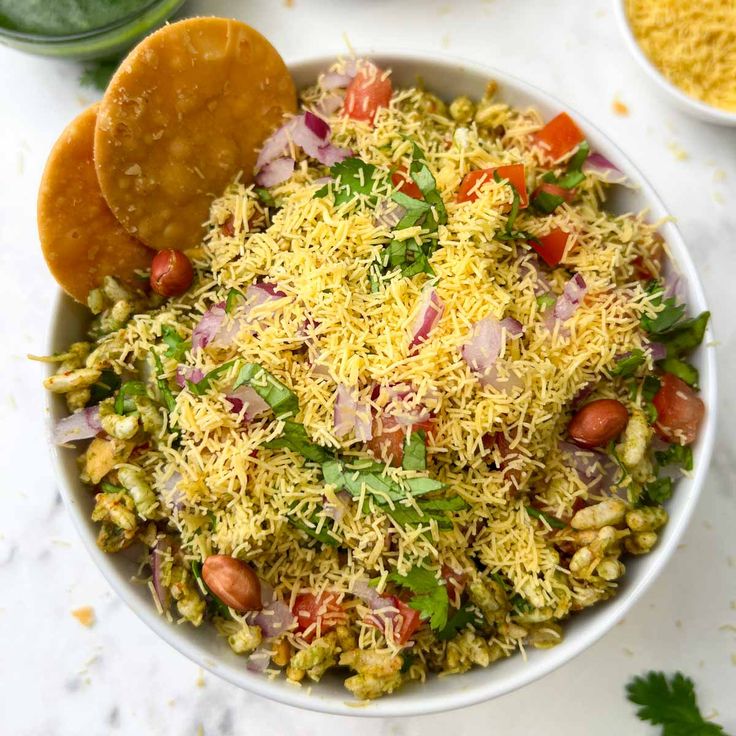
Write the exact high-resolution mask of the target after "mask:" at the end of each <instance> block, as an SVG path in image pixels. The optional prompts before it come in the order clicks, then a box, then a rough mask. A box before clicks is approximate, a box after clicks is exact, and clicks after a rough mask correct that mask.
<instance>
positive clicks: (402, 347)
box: [45, 59, 709, 700]
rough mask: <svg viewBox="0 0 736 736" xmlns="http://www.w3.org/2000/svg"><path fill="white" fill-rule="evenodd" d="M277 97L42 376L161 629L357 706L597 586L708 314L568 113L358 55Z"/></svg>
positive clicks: (644, 528) (612, 565)
mask: <svg viewBox="0 0 736 736" xmlns="http://www.w3.org/2000/svg"><path fill="white" fill-rule="evenodd" d="M300 102H301V105H300V109H299V111H298V112H297V113H295V114H292V115H288V116H287V117H286V118H285V120H284V122H283V124H282V125H281V127H279V128H277V129H276V130H275V131H273V132H272V133H271V135H270V136H269V137H268V138H267V139H266V140H265V141H264V142H263V145H262V146H261V148H260V153H259V156H258V159H257V161H256V168H255V181H252V183H248V182H250V181H251V179H250V177H251V172H250V171H244V172H243V178H240V179H237V180H236V181H235V182H234V183H233V184H231V185H230V186H229V187H228V188H227V190H226V191H225V192H224V194H222V196H220V197H218V198H217V199H215V200H214V201H213V202H212V205H211V209H210V216H209V221H208V223H207V226H206V228H205V230H206V234H205V236H204V238H203V240H202V242H201V245H199V246H198V247H195V248H192V249H189V250H187V251H186V252H183V251H180V250H171V249H162V250H159V251H158V252H157V253H155V255H154V257H153V258H152V264H151V270H150V273H145V274H142V276H144V277H145V280H143V278H142V279H141V280H140V281H139V282H138V284H137V286H136V285H135V282H130V281H129V282H128V283H124V282H123V281H122V280H120V279H119V278H115V277H114V275H108V276H106V277H105V278H104V279H103V280H102V281H101V283H100V285H99V286H98V287H96V288H94V289H92V290H91V291H90V292H89V295H88V300H87V301H88V305H89V307H90V309H91V311H92V313H93V315H94V318H93V320H92V323H91V327H90V333H89V339H88V340H87V341H84V342H77V343H74V344H72V345H70V346H69V348H68V350H67V351H66V352H65V353H63V354H60V355H55V356H51V357H50V358H47V359H46V360H49V361H53V362H56V363H57V364H58V370H57V372H56V373H55V374H54V375H51V376H50V377H48V378H47V379H46V382H45V385H46V388H48V389H49V390H50V391H53V392H56V393H59V394H63V395H64V396H65V398H66V401H67V405H68V408H69V411H70V415H69V416H68V417H67V418H65V419H63V420H61V421H60V422H59V423H58V425H57V426H56V428H55V433H54V434H55V441H56V442H57V443H58V444H63V445H69V444H74V446H75V447H76V448H78V451H80V455H79V466H80V477H81V479H82V481H83V482H84V483H85V484H87V485H88V486H89V489H90V494H91V495H93V496H94V507H93V510H92V519H93V520H94V521H95V522H98V524H99V536H98V540H97V543H98V545H99V546H100V548H101V549H103V550H105V551H106V552H110V553H113V554H114V553H119V552H121V551H123V550H126V549H127V550H129V551H128V554H139V553H140V559H141V575H142V577H143V578H144V579H145V580H146V581H147V583H148V585H149V587H150V589H151V593H152V596H153V599H154V601H155V604H156V606H157V607H158V608H159V610H160V612H161V613H162V615H165V616H167V617H169V618H170V619H171V621H172V622H176V623H183V624H191V625H194V626H214V627H215V629H216V630H217V632H218V634H220V635H221V636H222V637H223V638H224V639H226V640H227V643H228V644H229V646H230V648H231V649H232V650H233V651H234V652H235V653H236V654H238V655H242V657H243V661H244V666H245V667H248V668H249V669H251V670H255V671H259V672H264V673H266V674H268V675H269V676H274V677H275V676H284V677H285V678H287V679H288V680H290V681H292V682H295V683H299V682H302V683H309V682H316V681H319V680H320V679H321V678H322V677H323V676H324V675H325V674H326V673H328V672H333V671H334V672H335V673H337V674H339V676H340V677H342V678H343V679H344V684H345V687H346V688H347V689H348V690H349V691H351V692H352V693H353V694H354V696H355V697H356V698H358V699H361V700H364V699H372V698H376V697H379V696H382V695H385V694H388V693H391V692H393V691H395V690H396V689H397V688H399V687H401V686H402V685H403V684H406V683H408V682H410V681H412V680H417V681H424V680H425V678H426V677H427V676H428V675H429V674H430V673H441V674H452V673H460V672H464V671H467V670H468V669H470V668H471V667H474V666H480V667H486V666H488V665H490V664H492V663H493V662H495V661H497V660H499V659H502V658H505V657H508V656H511V655H512V654H514V653H515V652H517V650H520V651H521V652H522V653H523V652H524V651H525V649H527V648H529V647H535V648H548V647H553V646H555V645H556V644H558V643H559V642H560V641H561V640H562V637H563V635H564V631H563V622H564V621H565V620H566V619H567V618H568V617H570V616H571V615H573V614H575V613H576V612H579V611H582V610H584V609H586V608H588V607H590V606H593V605H596V604H598V603H600V602H602V601H605V600H606V599H608V598H610V597H611V596H613V595H615V594H616V591H617V588H618V585H619V581H620V580H621V579H622V577H623V576H624V575H625V571H626V564H627V562H628V560H630V559H631V558H632V557H633V556H636V555H642V554H645V553H647V552H649V551H650V550H652V549H653V548H654V547H655V545H656V544H657V539H658V535H659V533H660V530H661V529H662V527H663V526H664V525H665V524H666V523H667V511H666V502H667V500H668V498H669V497H670V496H671V494H672V493H673V492H676V488H675V481H676V478H677V476H678V474H679V473H682V472H685V473H686V472H688V471H690V470H692V467H693V457H692V450H691V446H692V444H693V442H695V440H696V439H697V435H698V429H699V426H700V424H701V421H702V419H703V416H704V412H705V407H704V405H703V402H702V401H701V399H700V398H699V397H698V373H697V370H696V369H695V367H694V366H693V365H692V364H691V363H690V362H688V356H689V354H690V353H691V352H692V351H693V350H694V349H695V348H697V346H698V345H699V344H700V343H701V342H702V340H703V335H704V331H705V328H706V325H707V321H708V316H709V315H708V313H703V314H700V315H697V316H691V317H688V316H687V315H686V306H685V305H684V304H682V303H681V298H680V297H679V295H678V294H679V292H678V288H677V283H676V282H675V281H674V280H666V279H665V278H664V276H663V268H664V259H665V257H666V244H665V243H664V242H663V240H662V238H661V237H660V235H659V234H658V232H657V229H656V226H655V225H652V224H648V223H647V222H646V221H645V219H644V218H643V216H638V215H637V216H634V215H616V214H612V213H610V212H607V211H606V210H605V208H604V202H605V197H606V191H607V189H608V188H609V187H611V186H617V185H620V184H621V183H622V175H621V172H619V171H618V170H617V169H616V167H615V166H614V165H613V164H612V163H611V162H610V161H608V160H607V159H605V157H603V156H602V155H600V154H599V153H597V152H595V151H591V149H590V146H589V145H588V143H587V142H586V140H585V138H584V135H583V133H582V132H581V130H580V129H579V127H578V126H577V125H576V123H575V122H574V121H573V120H572V119H571V118H570V117H569V116H568V115H567V114H566V113H561V114H560V115H558V116H556V117H554V118H553V119H551V120H549V121H547V122H546V123H545V121H543V120H542V118H541V117H540V115H539V113H537V112H536V111H535V110H519V109H515V108H513V107H510V106H509V105H507V104H505V103H504V102H503V101H502V99H499V98H498V96H497V91H496V89H495V85H494V84H492V83H490V84H489V86H488V89H487V92H486V95H485V96H484V97H483V98H482V99H480V100H472V99H470V98H468V97H458V98H456V99H454V100H452V101H442V100H440V99H438V98H437V97H436V96H434V95H433V94H431V93H430V92H428V91H426V90H425V89H423V88H422V87H421V86H417V87H413V88H398V87H395V86H394V85H393V83H392V80H391V76H390V71H389V70H387V69H379V68H378V67H377V66H376V65H375V64H373V63H372V62H370V61H368V60H362V59H358V60H355V59H351V60H348V61H340V62H338V63H336V64H335V66H334V67H333V68H331V69H330V70H328V71H326V72H325V73H324V74H322V75H320V76H319V78H318V80H317V81H316V83H315V84H314V85H313V86H312V87H309V88H307V89H304V90H302V91H301V95H300Z"/></svg>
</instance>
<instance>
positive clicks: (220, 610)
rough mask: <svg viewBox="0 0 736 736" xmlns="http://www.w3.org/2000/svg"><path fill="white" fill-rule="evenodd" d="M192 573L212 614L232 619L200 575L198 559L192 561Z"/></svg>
mask: <svg viewBox="0 0 736 736" xmlns="http://www.w3.org/2000/svg"><path fill="white" fill-rule="evenodd" d="M192 575H194V579H195V580H196V581H197V586H198V587H199V589H200V591H202V593H203V594H204V596H205V598H206V600H207V604H208V608H209V609H210V612H211V613H212V614H213V615H216V616H220V617H222V618H226V619H229V620H232V615H231V614H230V609H229V608H228V607H227V606H226V605H225V604H224V603H223V602H222V601H221V600H220V599H219V598H218V597H217V596H216V595H215V594H214V593H213V592H212V591H211V590H210V589H209V588H208V587H207V583H205V581H204V578H203V577H202V563H201V562H199V560H195V561H194V562H192Z"/></svg>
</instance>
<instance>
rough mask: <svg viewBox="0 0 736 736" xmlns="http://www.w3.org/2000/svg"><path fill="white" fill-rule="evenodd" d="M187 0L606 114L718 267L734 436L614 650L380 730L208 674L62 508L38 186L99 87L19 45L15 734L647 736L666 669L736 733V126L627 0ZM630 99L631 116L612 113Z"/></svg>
mask: <svg viewBox="0 0 736 736" xmlns="http://www.w3.org/2000/svg"><path fill="white" fill-rule="evenodd" d="M187 10H188V11H190V12H198V13H210V14H222V15H234V16H236V17H239V18H242V19H243V20H246V21H248V22H250V23H251V24H253V25H254V26H256V27H257V28H259V29H260V30H261V31H263V32H264V33H265V34H266V35H267V36H268V37H269V38H270V39H271V40H272V41H273V42H274V44H275V45H276V46H277V47H278V48H279V49H280V51H281V52H282V53H283V55H284V56H285V57H286V59H287V60H289V59H297V58H299V56H300V55H302V54H304V53H310V54H314V53H317V52H326V51H335V52H338V51H343V50H344V48H345V39H346V38H347V39H348V40H349V42H350V43H352V44H354V45H355V46H356V47H366V46H372V45H373V46H383V47H413V48H422V49H425V50H426V49H435V50H436V51H437V52H438V53H450V54H456V55H460V56H466V57H469V58H474V59H477V60H479V61H483V62H487V63H488V64H492V65H496V66H498V67H499V68H502V69H504V70H506V71H508V72H511V73H513V74H516V75H518V76H521V77H524V78H526V79H529V80H530V81H534V82H536V83H537V84H538V85H540V86H542V87H544V88H547V89H549V90H550V91H551V92H553V93H554V94H555V95H557V96H559V97H561V98H562V99H563V100H565V101H566V102H568V103H569V104H571V105H572V106H573V107H576V108H578V109H579V110H581V111H582V112H583V113H585V114H586V115H587V116H588V117H589V118H590V119H591V120H593V121H594V122H595V123H596V124H598V125H599V126H600V127H601V128H602V129H603V130H605V131H606V132H607V133H609V134H610V135H611V136H612V137H613V138H614V139H615V140H616V141H618V142H619V144H620V145H621V146H622V147H623V148H624V149H625V150H626V151H627V152H628V153H629V154H630V155H631V156H632V158H633V159H634V160H635V161H636V162H638V164H639V166H640V167H641V169H642V170H643V171H644V173H645V174H646V176H647V177H648V178H650V180H651V181H652V183H653V184H654V186H655V188H656V189H657V190H658V191H659V193H660V194H661V196H662V197H663V199H664V200H665V202H666V204H667V205H668V207H669V208H670V210H671V211H672V212H673V213H674V214H675V215H676V216H677V218H678V219H679V222H680V227H681V228H682V232H683V234H684V236H685V239H686V241H687V242H688V243H689V244H690V247H691V248H692V251H693V254H694V256H695V260H696V262H697V263H698V264H699V267H700V273H701V276H702V278H703V281H704V283H705V288H706V293H707V294H708V296H709V299H710V303H711V306H712V309H713V312H714V321H715V329H716V334H717V335H718V338H719V341H720V343H721V348H720V376H721V399H720V412H719V413H720V417H721V439H720V440H719V442H718V445H717V448H716V452H715V456H714V460H713V467H712V469H711V474H710V477H709V480H708V482H707V484H706V487H705V491H704V494H703V497H702V500H701V502H700V504H699V506H698V509H697V512H696V514H695V517H694V519H693V521H692V524H691V526H690V528H689V530H688V532H687V533H686V535H685V538H684V539H683V544H682V546H681V548H680V549H679V550H678V552H677V554H676V555H675V557H674V559H673V560H672V562H671V563H670V565H669V566H668V568H667V570H666V572H665V573H664V574H663V575H662V577H661V578H660V579H659V580H658V582H657V583H656V584H655V585H654V586H653V588H652V589H651V590H650V591H649V593H648V594H647V595H646V596H645V597H644V599H643V600H642V601H641V603H640V604H639V605H638V606H637V607H636V608H635V610H634V611H633V612H632V613H631V615H630V616H629V617H628V618H627V619H626V620H625V621H624V622H623V623H622V624H621V625H619V626H618V627H617V628H616V629H615V630H614V631H612V632H611V633H610V634H609V635H608V636H606V637H605V638H604V639H603V640H602V641H601V642H599V643H598V644H597V645H595V646H594V647H593V648H592V649H591V650H589V651H588V652H586V653H585V654H583V655H582V656H580V657H579V658H578V659H577V660H575V661H573V662H572V663H570V664H568V665H567V666H566V667H563V668H562V669H561V670H558V671H557V672H555V673H554V674H552V675H550V676H548V677H547V678H545V679H544V680H543V681H541V682H538V683H536V684H533V685H531V686H529V687H527V688H525V689H524V690H522V691H519V692H516V693H514V694H511V695H508V696H506V697H504V698H501V699H499V700H497V701H494V702H490V703H486V704H484V705H479V706H475V707H473V708H468V709H466V710H463V711H460V712H456V713H449V714H444V715H435V716H431V717H425V718H413V719H410V720H382V721H363V720H359V719H357V718H342V717H340V718H337V717H330V716H322V715H318V714H314V713H303V712H299V711H296V710H293V709H290V708H287V707H284V706H279V705H276V704H274V703H271V702H268V701H266V700H262V699H260V698H258V697H256V696H252V695H249V694H248V693H245V692H241V691H239V690H237V689H236V688H234V687H232V686H231V685H228V684H226V683H224V682H220V681H218V680H217V679H215V678H214V677H213V676H209V675H208V676H206V677H204V676H203V675H202V674H201V672H200V671H199V670H198V668H197V667H196V665H194V664H192V663H190V662H189V661H188V660H186V659H184V658H183V657H182V656H181V655H179V654H177V653H176V652H175V651H173V650H171V649H170V648H169V647H168V646H167V645H165V644H163V643H162V642H160V641H158V640H157V639H156V638H155V637H154V635H153V634H152V633H151V632H150V631H148V630H147V629H146V628H145V627H144V626H143V625H142V624H141V623H140V622H139V621H138V620H137V619H136V618H135V616H134V615H133V614H132V613H131V612H130V611H129V610H127V608H126V607H125V606H124V605H123V604H122V603H121V602H119V601H118V600H117V599H116V598H115V596H114V595H113V594H112V592H111V591H110V589H109V588H108V586H107V584H106V583H105V581H104V580H103V579H102V577H101V575H100V574H99V573H98V572H97V570H96V569H95V568H94V567H93V565H92V563H91V562H90V560H89V559H88V558H87V555H86V553H85V552H84V549H83V547H82V544H81V542H80V540H79V539H77V537H76V534H75V531H74V529H73V528H72V524H71V522H70V520H69V518H68V517H67V514H66V512H65V510H64V508H63V507H62V505H61V500H60V497H59V493H58V491H57V489H56V485H55V481H54V477H53V474H52V471H51V467H50V462H49V460H48V457H47V451H46V448H45V445H44V431H43V409H42V401H43V397H42V394H41V390H40V387H39V381H40V377H41V370H40V368H39V367H38V366H37V365H35V364H32V363H28V362H27V361H26V360H25V357H24V356H25V354H26V353H27V352H41V351H42V350H43V346H44V341H45V331H46V325H47V321H48V315H49V309H50V304H51V299H52V296H53V294H54V289H55V287H54V283H53V281H52V280H51V278H50V276H49V275H48V274H47V272H46V269H45V267H44V263H43V260H42V258H41V253H40V250H39V247H38V241H37V235H36V228H35V196H36V188H37V185H38V179H39V176H40V172H41V169H42V166H43V163H44V160H45V157H46V154H47V152H48V150H49V147H50V146H51V144H52V142H53V141H54V139H55V138H56V136H57V134H58V133H59V131H60V130H61V128H62V126H63V125H64V124H65V123H66V122H67V121H68V120H69V119H71V118H72V117H73V116H74V115H75V114H76V113H77V112H78V111H79V110H81V109H82V107H83V106H85V105H86V104H88V102H89V101H90V100H91V99H92V98H93V95H92V93H90V91H88V90H82V89H80V88H79V86H78V84H77V77H78V74H79V70H78V67H77V66H76V65H74V64H71V63H63V62H54V61H47V60H43V59H36V58H33V57H30V56H23V55H21V54H18V53H15V52H13V51H10V50H8V49H5V48H0V90H2V102H0V141H2V144H1V145H0V195H1V196H0V273H2V276H3V277H4V278H3V283H2V289H0V335H2V338H3V344H4V346H5V347H4V349H3V350H2V351H0V375H1V376H2V377H3V380H2V382H0V447H1V448H3V449H2V451H1V452H0V520H1V521H0V734H3V736H4V735H5V734H7V735H8V736H10V735H11V734H12V735H13V736H57V735H58V736H62V735H70V736H77V735H78V734H85V736H95V735H97V734H126V735H127V734H130V735H133V734H136V735H138V734H181V735H182V736H195V735H196V734H200V733H204V734H207V736H213V735H217V736H229V734H261V733H275V734H296V735H298V736H311V735H312V734H314V735H317V734H319V736H327V735H329V734H338V733H340V734H342V733H345V732H346V731H348V732H350V733H352V734H368V733H371V734H374V733H384V734H406V735H407V736H415V735H416V736H418V735H419V734H423V736H434V735H438V734H444V733H446V732H448V731H452V732H454V733H457V734H465V733H475V732H481V733H483V732H485V733H489V732H490V733H510V732H511V731H512V729H513V732H514V733H517V734H533V733H544V734H549V736H557V735H562V734H564V736H582V735H583V734H593V733H594V734H597V735H599V736H606V735H607V734H611V735H613V734H620V733H627V734H632V735H633V734H647V733H653V731H651V730H650V729H648V728H647V727H646V726H645V725H643V724H641V723H640V722H638V721H637V720H636V719H635V718H634V716H633V711H632V708H631V707H630V706H629V705H628V704H627V702H626V701H625V699H624V697H623V686H624V683H625V682H626V681H627V680H628V679H629V677H630V676H631V675H633V674H635V673H637V672H640V671H642V670H644V669H649V668H657V669H663V670H666V671H674V670H676V669H682V670H683V671H685V672H687V673H689V674H691V675H692V676H693V677H694V678H695V679H696V680H697V683H698V688H699V693H700V696H701V701H702V703H703V706H704V709H705V711H707V712H715V711H718V718H719V719H720V720H721V721H722V722H723V723H724V725H725V726H726V727H727V730H728V731H729V732H732V733H736V700H735V699H734V693H735V692H736V533H734V529H735V528H736V492H735V491H734V480H735V479H736V453H735V452H734V448H733V437H734V433H736V419H734V415H733V414H731V412H734V411H736V391H735V390H734V383H733V379H732V375H733V373H732V372H733V371H734V369H736V360H734V359H735V358H736V344H735V343H734V337H735V335H736V320H734V318H733V314H734V306H733V305H734V299H735V297H736V289H734V274H735V272H736V268H734V264H735V263H736V257H735V256H734V249H735V247H736V209H735V208H734V206H733V202H734V201H735V200H736V145H735V144H736V130H733V129H731V130H729V129H726V128H715V127H709V126H707V125H705V124H703V123H700V122H697V121H695V120H691V119H689V118H687V117H684V116H683V115H682V114H680V113H678V112H676V111H675V110H673V109H672V108H671V107H669V105H668V104H667V103H666V102H665V101H662V100H660V99H659V98H657V97H656V96H655V93H654V91H653V89H652V88H651V87H650V86H649V82H648V81H647V80H645V79H644V78H643V76H642V74H641V72H640V70H639V69H638V67H636V66H635V64H634V62H633V61H632V60H631V59H630V58H629V57H628V56H627V54H626V51H625V49H624V45H623V42H622V39H621V37H620V35H619V32H618V30H617V28H616V25H615V23H614V17H613V12H612V6H611V5H610V4H609V2H606V0H584V1H580V0H579V1H578V2H575V1H574V0H492V1H490V2H475V1H472V2H471V0H457V1H456V2H452V3H451V2H442V1H440V2H437V1H436V0H293V4H292V5H291V7H289V6H287V5H286V4H284V3H283V2H281V0H248V1H246V0H231V1H227V0H212V1H210V2H204V0H202V1H200V2H190V4H189V5H188V6H187ZM343 34H344V35H343ZM427 81H428V82H431V80H427ZM617 96H618V97H619V98H620V99H621V100H622V101H623V102H625V103H626V104H627V105H628V106H629V108H630V114H629V115H628V116H626V117H622V116H617V115H615V114H614V113H613V111H612V102H613V100H614V98H615V97H617ZM675 150H682V151H684V152H686V153H687V158H686V159H685V160H678V158H677V157H676V156H675V153H674V151H675ZM83 605H90V606H92V607H94V610H95V615H96V624H95V625H94V626H93V627H92V628H90V629H86V628H83V627H82V626H81V625H80V624H79V623H78V622H77V621H76V620H75V619H74V618H73V617H72V616H71V614H70V611H71V610H72V609H75V608H77V607H79V606H83ZM729 626H730V627H731V628H728V627H729Z"/></svg>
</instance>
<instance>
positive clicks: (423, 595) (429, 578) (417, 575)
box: [388, 567, 450, 631]
mask: <svg viewBox="0 0 736 736" xmlns="http://www.w3.org/2000/svg"><path fill="white" fill-rule="evenodd" d="M388 579H389V580H390V581H391V582H392V583H396V584H397V585H400V586H401V587H402V588H408V589H409V590H410V591H411V592H412V593H414V596H413V597H412V599H411V600H410V601H409V606H410V607H411V608H413V609H414V610H415V611H419V614H420V616H421V618H423V619H424V620H428V621H429V625H430V626H431V627H432V628H433V629H434V630H435V631H437V630H442V629H444V628H445V625H446V624H447V614H448V612H449V608H450V601H449V598H448V595H447V587H446V586H445V584H444V583H443V582H442V581H441V580H438V579H437V578H436V577H435V574H434V573H433V572H432V571H431V570H427V569H426V568H424V567H412V569H411V570H409V572H408V573H407V574H406V575H399V573H397V572H392V573H390V574H389V576H388Z"/></svg>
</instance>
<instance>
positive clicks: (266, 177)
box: [256, 156, 296, 187]
mask: <svg viewBox="0 0 736 736" xmlns="http://www.w3.org/2000/svg"><path fill="white" fill-rule="evenodd" d="M295 163H296V162H295V161H294V159H293V158H288V157H287V156H282V157H281V158H275V159H273V160H272V161H269V162H268V163H266V164H263V166H262V167H261V169H260V170H259V171H258V173H257V174H256V184H258V185H259V186H262V187H275V186H276V185H277V184H281V182H283V181H286V180H287V179H288V178H289V177H290V176H291V175H292V174H293V173H294V166H295Z"/></svg>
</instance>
